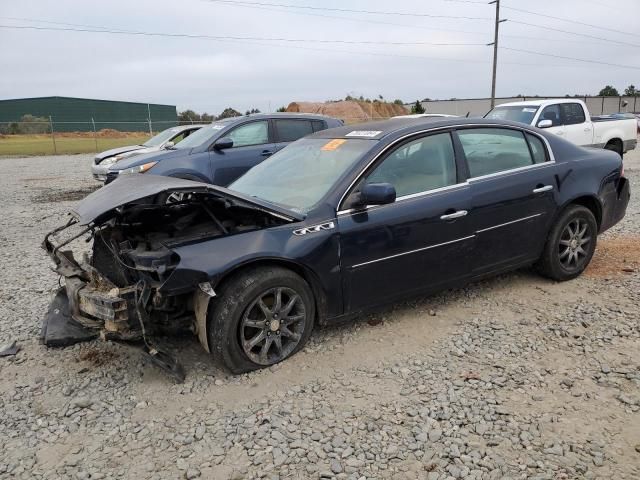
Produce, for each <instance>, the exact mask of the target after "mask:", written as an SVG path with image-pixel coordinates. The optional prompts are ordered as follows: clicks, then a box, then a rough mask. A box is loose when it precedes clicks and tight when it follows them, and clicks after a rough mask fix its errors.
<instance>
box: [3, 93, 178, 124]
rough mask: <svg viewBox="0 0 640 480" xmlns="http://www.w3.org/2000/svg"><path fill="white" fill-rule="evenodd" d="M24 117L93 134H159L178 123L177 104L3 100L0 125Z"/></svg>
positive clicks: (80, 99) (82, 99) (44, 99)
mask: <svg viewBox="0 0 640 480" xmlns="http://www.w3.org/2000/svg"><path fill="white" fill-rule="evenodd" d="M24 115H33V116H34V117H43V118H46V119H47V120H49V117H51V121H52V123H53V128H54V130H55V131H56V132H90V131H93V130H94V128H95V129H96V130H102V129H105V128H111V129H114V130H120V131H123V132H139V131H146V132H148V131H150V130H152V131H154V132H157V131H159V130H164V129H165V128H169V127H172V126H175V125H177V123H178V122H177V117H178V115H177V112H176V107H175V105H158V104H154V103H136V102H119V101H112V100H93V99H88V98H73V97H37V98H19V99H13V100H0V125H6V124H8V123H11V122H19V121H20V120H21V119H22V117H23V116H24ZM94 125H95V127H94Z"/></svg>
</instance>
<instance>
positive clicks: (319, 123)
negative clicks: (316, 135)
mask: <svg viewBox="0 0 640 480" xmlns="http://www.w3.org/2000/svg"><path fill="white" fill-rule="evenodd" d="M311 125H312V126H313V131H314V132H319V131H320V130H326V129H327V122H325V121H324V120H312V121H311Z"/></svg>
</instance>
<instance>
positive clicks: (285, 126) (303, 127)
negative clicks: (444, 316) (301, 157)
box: [273, 118, 317, 150]
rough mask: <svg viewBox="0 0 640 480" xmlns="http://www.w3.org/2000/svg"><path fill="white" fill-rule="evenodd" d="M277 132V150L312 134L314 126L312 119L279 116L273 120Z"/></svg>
mask: <svg viewBox="0 0 640 480" xmlns="http://www.w3.org/2000/svg"><path fill="white" fill-rule="evenodd" d="M273 124H274V126H275V133H276V142H277V146H276V150H280V149H282V148H284V147H286V146H287V145H288V144H289V143H291V142H295V141H296V140H298V139H300V138H302V137H306V136H307V135H311V134H312V133H313V132H314V131H317V130H314V128H313V127H314V126H313V124H312V122H311V120H306V119H295V118H286V119H285V118H277V119H275V120H273Z"/></svg>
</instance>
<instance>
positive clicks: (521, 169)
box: [457, 128, 557, 275]
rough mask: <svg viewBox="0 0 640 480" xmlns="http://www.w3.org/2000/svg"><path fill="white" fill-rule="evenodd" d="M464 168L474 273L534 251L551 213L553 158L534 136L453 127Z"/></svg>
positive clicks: (513, 261) (538, 249) (541, 242)
mask: <svg viewBox="0 0 640 480" xmlns="http://www.w3.org/2000/svg"><path fill="white" fill-rule="evenodd" d="M457 135H458V138H459V139H460V142H461V144H462V149H463V151H464V154H465V157H466V161H467V165H468V168H469V177H470V178H469V185H470V188H471V197H472V202H471V209H472V212H473V213H472V215H471V216H470V220H471V224H472V228H473V230H474V233H475V235H476V241H475V251H474V255H473V262H472V270H473V274H474V275H481V274H484V273H488V272H492V271H498V270H501V269H504V268H507V267H509V266H511V265H515V264H518V263H521V262H524V261H527V260H531V259H534V258H536V256H537V255H539V254H540V252H541V250H542V247H543V245H544V241H545V239H546V231H547V228H548V224H549V220H550V218H551V217H552V216H553V215H554V214H555V211H556V202H555V192H556V190H557V185H556V179H555V173H556V166H555V162H552V161H550V158H549V152H547V149H546V146H545V145H544V143H543V141H542V140H541V139H540V137H538V136H536V135H532V134H530V133H526V134H525V133H524V132H522V131H521V130H517V129H508V128H466V129H461V130H458V132H457Z"/></svg>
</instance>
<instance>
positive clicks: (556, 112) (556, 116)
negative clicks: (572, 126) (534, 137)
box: [538, 103, 562, 127]
mask: <svg viewBox="0 0 640 480" xmlns="http://www.w3.org/2000/svg"><path fill="white" fill-rule="evenodd" d="M540 120H551V123H552V126H553V127H557V126H558V125H562V122H561V121H560V105H558V104H557V103H556V104H555V105H547V106H546V107H544V110H542V113H541V114H540V117H539V118H538V121H540Z"/></svg>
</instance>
